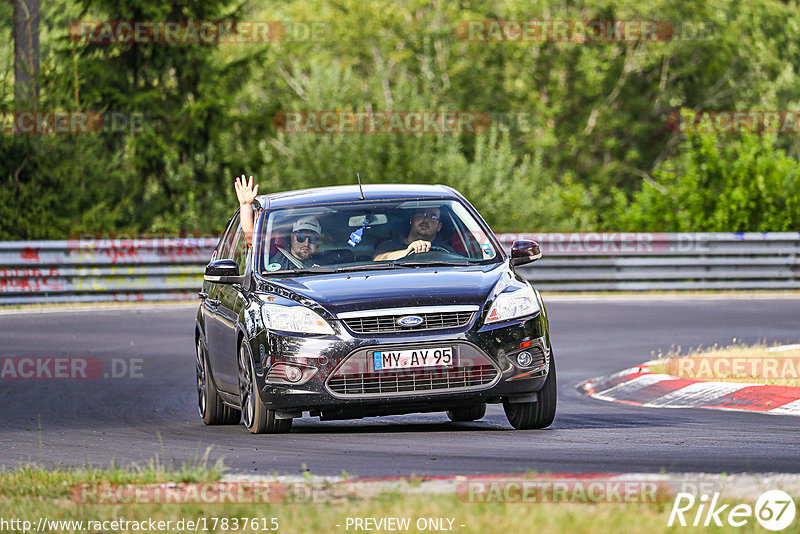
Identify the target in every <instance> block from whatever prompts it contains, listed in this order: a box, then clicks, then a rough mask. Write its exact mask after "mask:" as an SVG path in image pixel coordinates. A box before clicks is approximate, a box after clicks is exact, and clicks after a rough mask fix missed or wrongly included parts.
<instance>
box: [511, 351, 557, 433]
mask: <svg viewBox="0 0 800 534" xmlns="http://www.w3.org/2000/svg"><path fill="white" fill-rule="evenodd" d="M556 401H557V392H556V361H555V359H554V358H553V355H552V354H551V355H550V371H549V372H548V373H547V378H546V379H545V381H544V386H542V389H540V390H539V391H537V392H536V402H522V403H513V404H512V403H510V402H508V401H503V410H504V411H505V412H506V417H507V418H508V422H509V423H511V426H513V427H514V428H516V429H517V430H527V429H530V428H547V427H548V426H550V425H551V424H552V423H553V419H555V417H556Z"/></svg>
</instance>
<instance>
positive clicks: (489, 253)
mask: <svg viewBox="0 0 800 534" xmlns="http://www.w3.org/2000/svg"><path fill="white" fill-rule="evenodd" d="M481 250H482V251H483V259H484V260H489V259H492V258H494V255H495V254H494V249H493V248H492V245H490V244H489V243H481Z"/></svg>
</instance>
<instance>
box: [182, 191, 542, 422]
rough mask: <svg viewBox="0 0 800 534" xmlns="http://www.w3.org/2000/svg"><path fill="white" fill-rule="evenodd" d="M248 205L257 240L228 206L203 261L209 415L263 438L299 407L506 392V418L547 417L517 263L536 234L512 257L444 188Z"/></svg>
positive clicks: (201, 316) (393, 410) (536, 325)
mask: <svg viewBox="0 0 800 534" xmlns="http://www.w3.org/2000/svg"><path fill="white" fill-rule="evenodd" d="M254 207H255V212H256V222H255V231H254V234H253V239H252V246H248V245H247V240H246V236H245V235H244V233H243V231H242V229H241V226H240V223H239V213H238V211H237V213H236V214H234V216H233V217H232V218H231V219H230V221H229V222H228V226H227V228H226V230H225V232H224V234H223V236H222V238H221V239H220V242H219V244H218V245H217V248H216V249H215V251H214V253H213V255H212V258H211V262H210V263H209V264H208V266H207V267H206V270H205V277H204V283H203V289H202V291H201V293H200V298H201V300H202V303H201V305H200V307H199V309H198V312H197V322H196V326H195V338H196V347H197V392H198V399H199V409H200V415H201V416H202V418H203V421H205V423H206V424H238V423H239V421H240V420H243V421H244V424H245V425H246V426H247V428H248V429H249V430H250V432H253V433H256V434H258V433H264V432H270V433H277V432H287V431H288V430H289V429H290V428H291V425H292V419H293V418H295V417H302V416H303V415H308V416H311V417H317V416H318V417H320V418H321V419H322V420H331V419H352V418H360V417H368V416H381V415H391V414H406V413H415V412H435V411H446V412H447V415H448V416H449V417H450V419H451V420H453V421H473V420H476V419H480V418H481V417H483V415H484V413H485V411H486V404H487V403H501V402H502V403H503V408H504V409H505V413H506V415H507V417H508V420H509V422H510V423H511V425H512V426H513V427H514V428H517V429H528V428H544V427H547V426H549V425H550V424H551V423H552V421H553V418H554V416H555V412H556V368H555V361H554V359H553V354H552V351H551V347H550V336H549V327H548V320H547V312H546V311H545V307H544V303H543V302H542V298H541V296H540V295H539V292H538V291H537V290H536V289H534V288H533V287H532V286H531V285H530V283H529V282H528V281H527V280H525V279H524V278H523V277H522V276H520V275H519V274H517V273H516V272H515V267H516V266H518V265H522V264H526V263H529V262H531V261H534V260H536V259H538V258H539V257H540V255H541V254H540V251H539V246H538V244H536V243H535V242H533V241H518V242H515V243H514V245H513V247H512V250H511V255H510V256H509V255H507V254H506V252H505V251H504V250H503V248H502V247H501V245H500V243H499V242H498V241H497V238H496V237H495V236H494V234H493V233H492V231H491V230H490V229H489V227H488V225H487V224H486V222H485V221H484V220H483V219H482V218H481V216H480V215H479V214H478V212H477V211H476V210H475V208H473V207H472V205H471V204H470V203H469V202H468V201H467V200H466V199H465V198H464V197H463V196H462V195H461V194H459V193H458V192H457V191H455V190H454V189H452V188H450V187H446V186H441V185H436V186H433V185H372V186H364V187H363V190H362V189H361V188H360V187H359V186H342V187H329V188H318V189H308V190H302V191H290V192H285V193H276V194H271V195H265V196H260V197H258V199H257V200H256V202H255V203H254ZM417 238H420V239H417ZM409 242H411V243H412V244H411V245H409ZM419 242H422V244H420V243H419ZM426 243H427V244H426Z"/></svg>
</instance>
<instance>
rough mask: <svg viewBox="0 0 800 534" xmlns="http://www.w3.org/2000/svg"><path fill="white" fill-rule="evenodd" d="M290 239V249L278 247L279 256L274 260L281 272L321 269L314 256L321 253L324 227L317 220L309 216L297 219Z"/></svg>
mask: <svg viewBox="0 0 800 534" xmlns="http://www.w3.org/2000/svg"><path fill="white" fill-rule="evenodd" d="M289 239H290V240H291V247H290V249H289V250H286V249H285V248H283V247H278V254H276V255H275V257H274V258H272V260H273V261H274V262H275V263H278V264H280V266H281V270H289V269H308V268H309V267H319V265H317V264H316V263H315V262H314V259H315V258H314V256H316V254H317V252H318V251H319V242H320V239H322V225H320V224H319V221H318V220H317V219H316V218H314V217H311V216H308V217H300V218H299V219H297V220H296V221H295V223H294V225H293V226H292V233H291V235H290V237H289Z"/></svg>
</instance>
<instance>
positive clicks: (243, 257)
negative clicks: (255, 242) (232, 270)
mask: <svg viewBox="0 0 800 534" xmlns="http://www.w3.org/2000/svg"><path fill="white" fill-rule="evenodd" d="M247 250H248V247H247V239H246V238H245V235H244V232H243V231H242V229H241V228H239V230H238V231H237V232H236V241H235V244H234V248H233V261H235V262H236V263H238V264H239V272H240V273H241V274H244V271H245V267H246V266H247Z"/></svg>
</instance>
